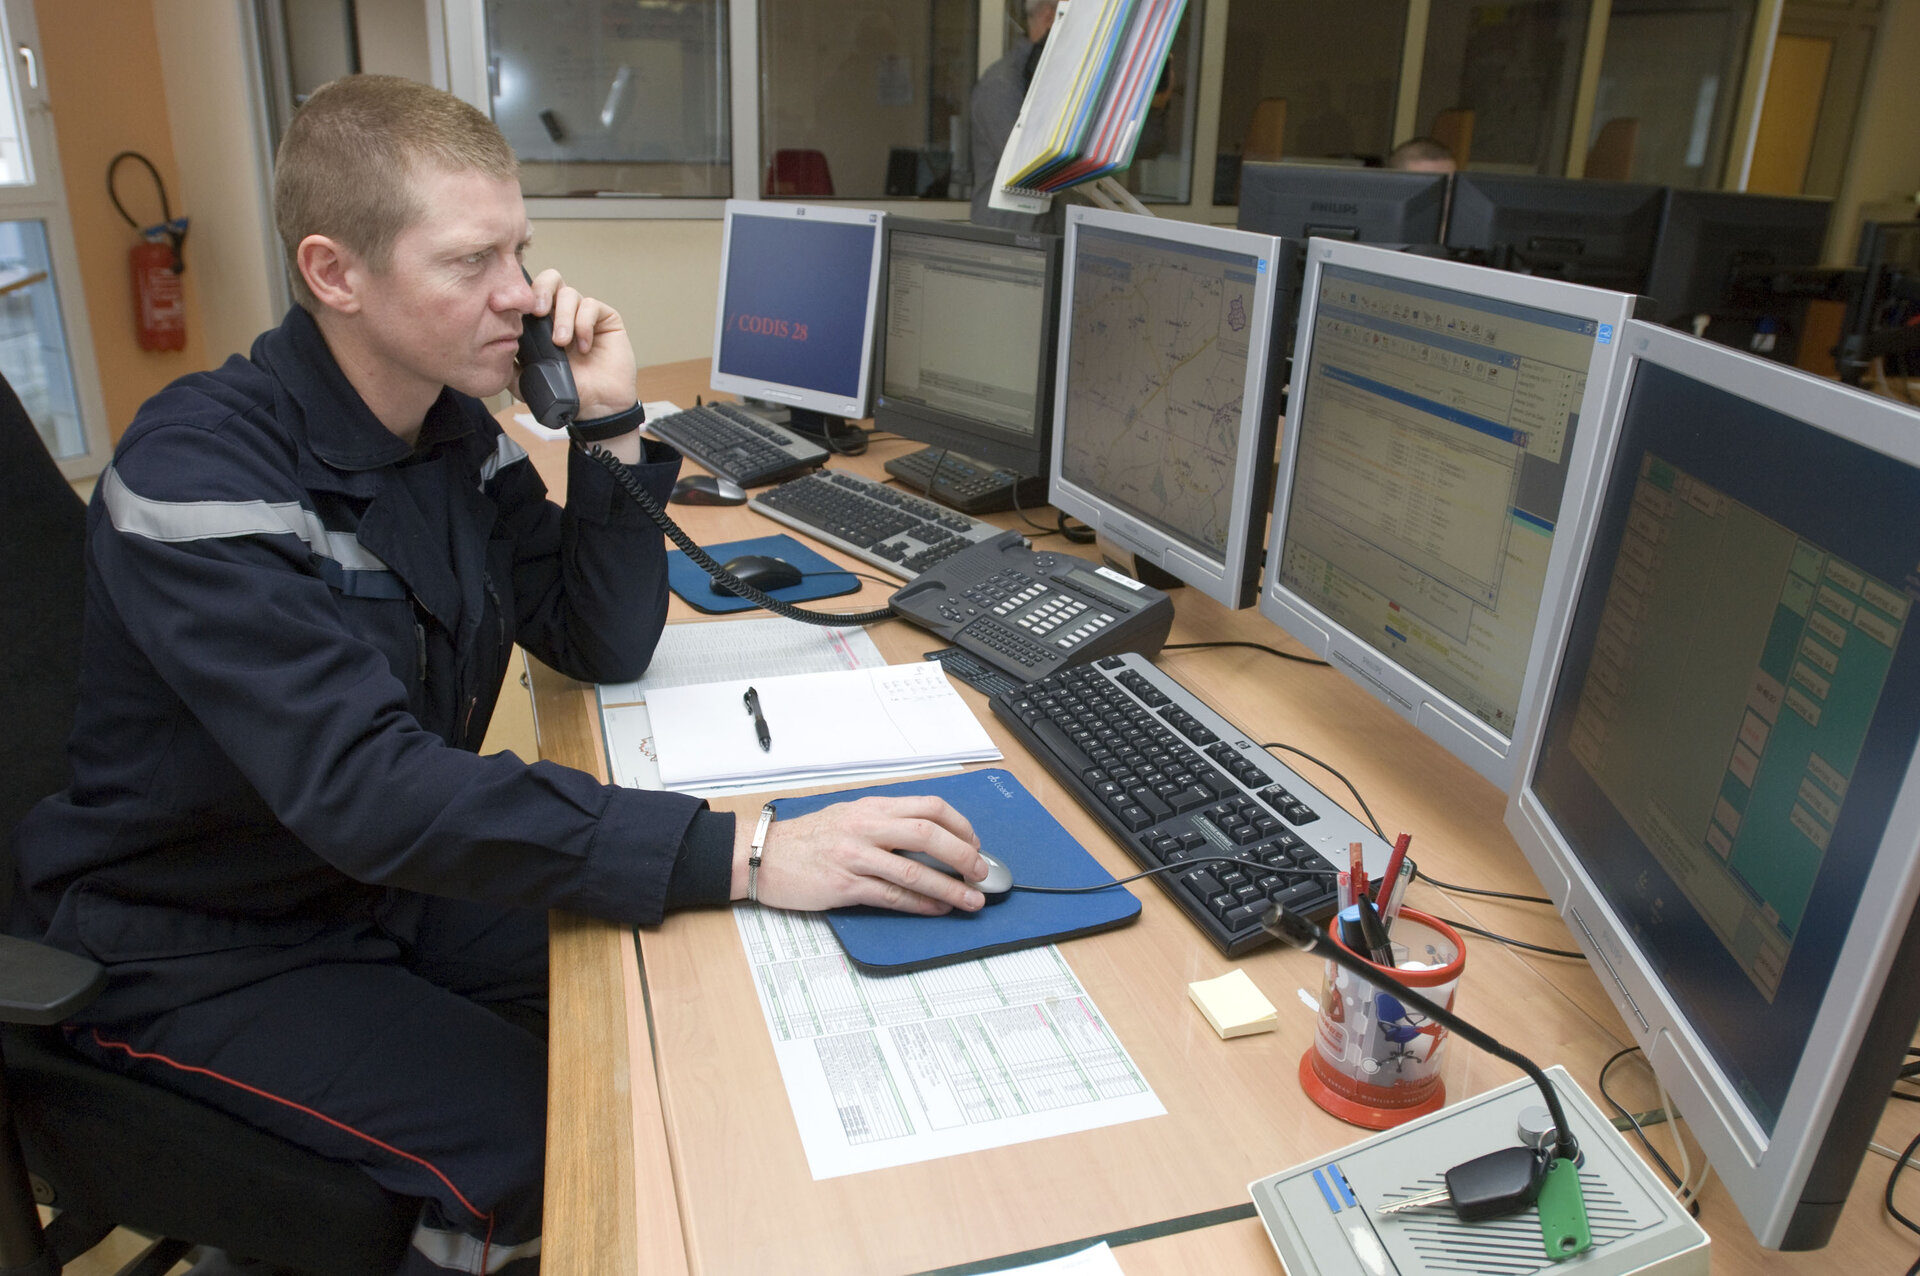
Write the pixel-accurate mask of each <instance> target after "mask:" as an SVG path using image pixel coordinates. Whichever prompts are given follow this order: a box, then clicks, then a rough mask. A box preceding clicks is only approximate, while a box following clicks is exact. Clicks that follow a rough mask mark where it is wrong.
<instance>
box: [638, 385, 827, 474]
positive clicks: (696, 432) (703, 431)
mask: <svg viewBox="0 0 1920 1276" xmlns="http://www.w3.org/2000/svg"><path fill="white" fill-rule="evenodd" d="M647 428H648V429H649V430H651V431H652V432H653V434H654V436H655V437H656V438H659V439H661V440H662V441H664V442H667V443H671V444H672V445H673V446H674V447H675V448H676V449H677V450H678V451H679V452H680V454H681V455H683V456H685V457H687V458H688V459H689V460H693V461H697V462H699V463H700V464H701V465H704V466H706V467H707V468H708V469H709V470H712V471H713V472H714V473H715V474H718V475H720V476H721V477H722V478H729V479H732V480H733V481H734V482H736V483H738V484H739V485H740V486H741V487H757V486H759V485H761V484H764V483H777V482H779V481H780V480H781V479H784V478H791V477H793V476H794V475H795V474H803V473H805V472H806V471H808V470H812V469H818V468H819V467H820V466H821V465H823V464H824V463H825V462H826V459H827V450H826V449H825V448H823V447H821V446H820V445H819V444H818V443H812V442H809V441H808V440H806V439H803V438H801V437H800V436H799V435H797V434H795V433H793V431H791V430H784V429H782V428H780V427H779V426H777V425H775V424H773V423H772V422H771V421H763V420H761V419H760V418H759V417H757V416H755V415H754V414H753V413H751V412H749V411H747V410H746V409H745V408H743V407H739V406H738V405H736V404H732V403H709V404H706V405H705V406H703V407H697V408H683V409H681V410H680V411H678V412H674V413H670V414H668V415H667V416H662V417H655V418H653V419H652V420H650V421H648V422H647Z"/></svg>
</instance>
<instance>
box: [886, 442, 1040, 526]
mask: <svg viewBox="0 0 1920 1276" xmlns="http://www.w3.org/2000/svg"><path fill="white" fill-rule="evenodd" d="M887 473H889V474H891V475H893V476H894V477H895V478H897V479H899V480H900V481H901V482H902V483H904V484H905V485H906V486H907V487H909V488H911V489H912V490H914V491H916V492H919V493H921V494H922V495H925V496H928V497H930V498H932V499H933V500H936V501H939V502H940V503H941V504H942V505H948V506H952V507H953V508H954V509H957V510H960V511H961V512H963V513H967V514H991V513H993V512H994V511H995V510H1004V509H1012V508H1014V507H1015V506H1016V505H1017V506H1018V507H1019V508H1021V509H1023V510H1031V509H1038V508H1039V507H1040V506H1042V505H1045V504H1046V503H1047V480H1046V476H1044V475H1042V476H1041V477H1039V478H1024V479H1023V478H1021V477H1020V476H1019V475H1017V474H1015V473H1014V472H1013V471H1012V470H1008V469H1001V468H999V467H996V466H992V465H988V464H987V463H986V462H985V461H976V460H974V459H973V458H972V457H970V456H962V455H960V453H958V452H954V451H950V450H948V449H946V448H937V447H923V448H921V449H920V450H919V451H918V452H909V453H907V454H906V455H905V456H896V457H894V458H893V459H892V460H890V461H888V462H887Z"/></svg>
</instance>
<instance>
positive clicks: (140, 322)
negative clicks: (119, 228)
mask: <svg viewBox="0 0 1920 1276" xmlns="http://www.w3.org/2000/svg"><path fill="white" fill-rule="evenodd" d="M124 159H135V160H139V161H140V162H141V163H142V164H145V165H146V166H147V171H148V172H149V173H152V174H153V184H154V186H155V187H157V188H158V189H159V192H160V216H161V217H162V218H163V220H162V221H161V222H160V223H159V224H158V225H154V226H147V227H144V228H142V227H141V225H140V223H139V222H137V221H135V220H134V219H133V217H132V215H131V214H129V213H128V212H127V210H126V206H125V205H123V204H122V203H121V202H120V195H119V192H117V191H116V190H114V186H113V175H114V170H115V169H117V168H118V167H119V165H120V161H121V160H124ZM107 197H108V198H109V199H111V200H113V206H114V207H115V208H116V209H118V210H119V211H120V216H122V217H123V218H125V219H126V222H127V225H129V226H131V227H133V228H134V229H135V230H137V231H139V232H140V239H141V242H140V243H138V244H136V245H134V247H133V248H132V250H131V251H130V252H129V254H128V258H129V263H130V265H131V267H132V271H133V321H134V326H135V328H136V329H137V330H138V332H139V334H140V348H141V349H142V350H184V349H186V345H187V310H186V301H185V298H184V296H183V295H182V293H181V288H180V274H181V272H182V271H184V270H186V268H187V262H186V258H185V257H184V256H182V254H181V246H182V245H183V244H184V243H185V242H186V238H187V219H186V218H184V217H175V216H174V215H173V210H172V209H171V208H169V207H168V206H167V187H166V183H165V182H162V181H161V180H160V173H159V170H157V169H155V168H154V166H153V163H152V161H150V160H148V159H147V157H146V156H144V155H142V154H140V153H139V152H138V151H122V152H120V153H119V154H118V155H116V156H114V157H113V160H112V161H111V162H110V163H109V164H108V165H107Z"/></svg>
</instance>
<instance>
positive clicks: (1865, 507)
mask: <svg viewBox="0 0 1920 1276" xmlns="http://www.w3.org/2000/svg"><path fill="white" fill-rule="evenodd" d="M1625 345H1626V351H1625V353H1626V358H1625V359H1624V360H1623V361H1622V366H1621V367H1620V369H1619V370H1618V372H1617V377H1618V381H1619V383H1620V385H1621V386H1622V387H1623V394H1622V395H1621V396H1620V398H1619V400H1618V402H1619V403H1620V431H1619V439H1618V442H1617V444H1616V445H1615V448H1614V453H1613V456H1612V459H1611V461H1610V462H1609V464H1608V467H1607V469H1608V472H1607V475H1606V479H1605V483H1604V495H1603V496H1602V497H1601V499H1600V501H1599V503H1598V506H1597V514H1596V517H1595V520H1594V534H1593V536H1592V538H1591V541H1590V547H1589V548H1588V549H1587V551H1586V553H1585V554H1584V556H1583V562H1582V563H1581V565H1580V568H1579V571H1578V579H1577V584H1578V588H1577V591H1576V593H1575V596H1574V599H1573V600H1572V605H1571V606H1570V607H1569V608H1568V611H1567V614H1566V616H1565V618H1564V619H1563V620H1562V621H1560V622H1559V623H1557V624H1556V626H1555V629H1556V631H1557V632H1556V633H1555V634H1553V635H1552V647H1551V656H1550V659H1549V662H1548V666H1547V671H1546V672H1547V676H1546V677H1544V678H1543V679H1542V680H1541V682H1540V684H1539V688H1538V695H1539V711H1538V712H1537V713H1536V714H1535V715H1534V716H1533V722H1532V724H1531V729H1530V731H1529V738H1528V739H1527V741H1526V745H1525V748H1524V756H1523V766H1522V770H1521V775H1522V777H1523V782H1522V784H1521V785H1520V786H1519V787H1518V789H1517V790H1516V792H1515V793H1514V795H1513V798H1512V800H1511V801H1510V802H1509V804H1508V809H1507V824H1508V827H1509V828H1510V829H1511V830H1512V831H1513V833H1514V836H1515V837H1516V838H1517V839H1518V841H1519V843H1520V846H1521V848H1522V849H1523V850H1524V851H1525V852H1526V854H1527V857H1528V859H1529V860H1530V861H1531V863H1532V865H1533V868H1534V870H1535V871H1536V872H1537V873H1538V875H1539V877H1540V880H1541V882H1542V883H1544V884H1545V886H1546V888H1547V893H1548V894H1549V895H1551V896H1552V897H1553V899H1554V901H1555V903H1556V904H1557V905H1558V906H1559V908H1560V911H1561V913H1562V914H1563V915H1564V916H1565V918H1566V920H1567V923H1568V928H1569V929H1570V930H1571V931H1572V932H1573V935H1574V937H1575V938H1576V939H1577V940H1578V941H1579V944H1580V946H1581V948H1582V949H1583V950H1585V952H1586V953H1587V955H1588V957H1589V959H1590V960H1591V961H1592V963H1593V966H1594V970H1595V973H1596V974H1597V975H1598V976H1599V978H1600V982H1601V984H1602V985H1603V986H1604V987H1606V989H1607V991H1608V993H1609V995H1610V996H1611V997H1612V998H1613V1001H1614V1004H1615V1006H1616V1007H1618V1008H1619V1010H1620V1013H1621V1016H1622V1018H1623V1019H1624V1020H1625V1022H1626V1025H1627V1027H1628V1029H1629V1030H1630V1031H1631V1032H1632V1034H1633V1037H1634V1039H1635V1040H1636V1041H1637V1042H1638V1043H1639V1044H1640V1046H1641V1047H1642V1048H1643V1049H1644V1050H1645V1051H1646V1054H1647V1059H1648V1061H1649V1062H1650V1063H1651V1064H1652V1066H1653V1070H1654V1072H1655V1073H1656V1074H1657V1075H1658V1076H1659V1078H1660V1079H1661V1081H1662V1082H1663V1083H1664V1084H1665V1086H1666V1088H1667V1090H1668V1092H1669V1093H1670V1094H1671V1095H1672V1097H1673V1100H1674V1102H1675V1103H1676V1104H1677V1106H1678V1108H1679V1111H1680V1114H1681V1115H1682V1116H1684V1117H1685V1118H1686V1122H1687V1128H1688V1130H1689V1131H1690V1132H1691V1133H1692V1134H1693V1135H1694V1136H1695V1137H1696V1138H1697V1139H1698V1140H1699V1142H1700V1144H1701V1146H1702V1147H1703V1148H1704V1149H1705V1150H1706V1153H1707V1157H1708V1159H1709V1160H1710V1161H1711V1162H1712V1164H1713V1167H1714V1170H1715V1172H1716V1174H1717V1175H1718V1177H1719V1179H1720V1181H1721V1184H1722V1185H1723V1190H1724V1191H1725V1192H1726V1193H1727V1194H1728V1196H1729V1197H1730V1198H1731V1199H1732V1201H1733V1202H1734V1203H1735V1204H1736V1205H1737V1206H1738V1207H1739V1209H1740V1212H1741V1214H1742V1215H1743V1216H1744V1217H1745V1219H1746V1222H1747V1225H1748V1226H1749V1227H1751V1228H1752V1230H1753V1232H1754V1235H1755V1236H1756V1237H1757V1238H1758V1239H1759V1241H1760V1243H1761V1244H1763V1245H1766V1246H1768V1247H1771V1248H1782V1249H1807V1248H1812V1247H1815V1246H1818V1245H1821V1244H1823V1243H1824V1242H1825V1240H1826V1238H1827V1236H1828V1234H1829V1233H1830V1232H1831V1230H1832V1228H1833V1225H1834V1222H1835V1220H1836V1219H1837V1218H1838V1217H1839V1214H1840V1211H1841V1207H1842V1205H1843V1204H1844V1203H1845V1201H1846V1199H1847V1196H1848V1191H1849V1188H1850V1187H1851V1186H1852V1183H1853V1179H1854V1175H1855V1173H1856V1171H1857V1170H1858V1168H1859V1164H1860V1159H1861V1155H1862V1154H1863V1153H1864V1152H1865V1150H1866V1146H1867V1142H1868V1140H1869V1138H1870V1137H1871V1136H1872V1132H1873V1129H1874V1126H1875V1123H1876V1122H1877V1121H1878V1120H1879V1118H1880V1116H1881V1114H1882V1112H1883V1111H1884V1110H1885V1108H1886V1106H1887V1096H1888V1093H1889V1091H1890V1090H1891V1088H1892V1084H1893V1081H1894V1077H1895V1075H1896V1073H1897V1071H1898V1069H1899V1067H1900V1065H1901V1063H1902V1062H1903V1061H1904V1059H1905V1058H1906V1051H1907V1047H1908V1046H1909V1045H1910V1044H1911V1042H1912V1037H1913V1032H1914V1027H1915V1022H1916V1018H1920V931H1917V930H1916V928H1915V926H1914V901H1915V898H1916V895H1920V772H1916V768H1915V765H1914V755H1915V744H1916V739H1920V641H1916V639H1920V634H1914V633H1909V632H1908V627H1909V626H1911V625H1913V623H1914V615H1915V610H1916V608H1915V596H1916V589H1917V588H1920V587H1917V586H1916V580H1920V577H1917V576H1916V568H1915V565H1916V564H1920V520H1915V519H1913V518H1910V517H1905V516H1903V515H1901V514H1897V513H1896V511H1912V510H1915V509H1920V415H1916V414H1915V413H1914V412H1913V411H1912V410H1911V409H1908V408H1905V407H1902V406H1900V405H1898V404H1895V403H1892V402H1890V401H1888V400H1885V399H1880V398H1876V397H1874V396H1870V395H1867V394H1865V393H1863V392H1861V391H1858V390H1853V389H1850V388H1848V387H1846V386H1842V385H1839V384H1837V383H1835V382H1832V381H1827V380H1824V379H1822V378H1817V377H1813V376H1809V375H1807V374H1806V373H1803V372H1799V371H1797V370H1795V369H1792V368H1787V367H1783V366H1781V365H1778V364H1774V363H1770V362H1767V361H1764V360H1759V359H1755V358H1753V357H1751V356H1748V355H1744V354H1741V353H1740V352H1738V351H1733V350H1729V349H1727V348H1725V347H1723V346H1718V345H1714V344H1712V343H1710V342H1704V341H1699V340H1696V339H1694V338H1693V337H1691V336H1686V335H1682V334H1680V333H1677V332H1673V331H1671V330H1670V329H1665V328H1659V327H1655V326H1654V325H1651V324H1639V323H1636V324H1633V325H1631V327H1630V328H1629V329H1628V333H1627V337H1626V343H1625Z"/></svg>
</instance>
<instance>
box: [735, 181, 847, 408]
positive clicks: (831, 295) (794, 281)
mask: <svg viewBox="0 0 1920 1276" xmlns="http://www.w3.org/2000/svg"><path fill="white" fill-rule="evenodd" d="M884 220H885V217H884V215H883V214H881V213H877V212H874V211H873V210H871V209H865V208H842V207H838V206H833V207H826V206H822V205H817V204H782V203H774V202H772V201H767V202H760V201H751V202H750V201H745V200H732V199H730V200H728V201H727V217H726V228H725V231H724V234H723V238H722V240H721V249H720V305H719V307H718V313H717V314H716V315H715V316H714V328H713V377H712V381H713V388H714V389H716V390H725V391H727V392H729V393H732V394H738V395H740V396H742V397H744V398H749V399H761V400H766V401H768V402H772V403H783V404H786V405H787V406H789V407H791V408H794V409H797V410H799V411H800V412H802V413H805V412H812V413H816V414H819V415H821V416H827V417H833V416H838V417H855V418H857V417H864V416H866V415H867V405H868V402H869V398H870V396H869V393H868V388H869V385H870V379H871V376H872V371H873V316H874V311H875V309H876V307H875V300H876V298H877V297H878V295H879V291H880V230H881V226H882V224H883V222H884Z"/></svg>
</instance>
